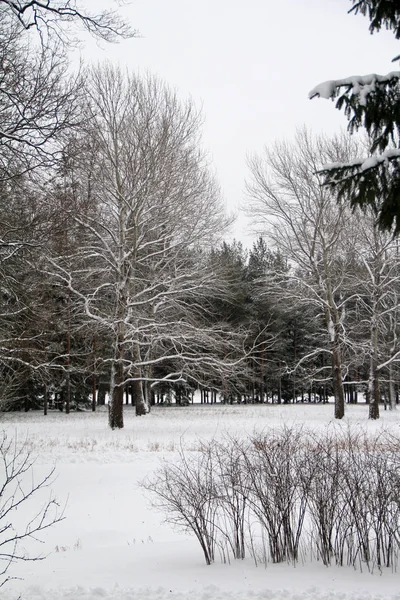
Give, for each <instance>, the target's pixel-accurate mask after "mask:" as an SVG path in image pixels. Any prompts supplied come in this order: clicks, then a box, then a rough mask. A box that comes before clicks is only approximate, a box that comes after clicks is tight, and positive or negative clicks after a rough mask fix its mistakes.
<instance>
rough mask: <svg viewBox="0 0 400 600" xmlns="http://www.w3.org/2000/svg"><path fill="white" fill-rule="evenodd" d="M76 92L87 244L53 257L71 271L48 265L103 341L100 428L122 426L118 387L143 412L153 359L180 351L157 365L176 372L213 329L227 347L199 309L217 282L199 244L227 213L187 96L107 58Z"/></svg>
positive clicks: (223, 334)
mask: <svg viewBox="0 0 400 600" xmlns="http://www.w3.org/2000/svg"><path fill="white" fill-rule="evenodd" d="M86 93H87V97H88V106H87V119H88V126H87V131H86V136H87V137H88V138H89V139H90V140H91V145H90V150H89V154H90V158H88V156H87V155H86V159H83V162H82V165H85V169H87V167H88V165H90V168H89V171H90V176H89V177H88V172H87V171H86V175H85V176H83V175H82V168H81V175H80V181H81V182H83V181H85V183H84V184H83V183H81V184H79V183H78V182H77V185H78V187H79V185H82V186H84V189H83V187H82V189H81V195H82V197H88V195H89V196H90V198H91V202H92V207H93V208H92V212H90V211H88V210H85V211H83V210H81V209H79V207H78V208H77V209H76V210H75V211H74V220H75V223H76V225H77V227H80V228H83V229H84V230H85V231H86V232H87V241H86V244H85V245H83V246H81V247H80V248H79V249H78V250H77V251H76V254H75V255H71V256H70V257H69V258H68V259H66V258H65V257H64V258H65V260H68V261H69V263H70V264H73V265H75V267H76V268H75V269H74V268H72V269H70V268H69V267H68V268H67V267H66V266H65V264H63V262H62V261H61V262H60V261H55V262H54V266H57V268H58V276H59V278H60V280H62V281H63V282H64V283H65V284H66V285H68V287H69V288H70V289H71V291H72V292H73V293H74V295H75V297H76V298H78V299H79V301H80V303H81V305H82V307H83V309H84V311H85V314H86V316H87V317H88V318H89V319H90V320H92V321H93V322H95V323H97V326H98V327H100V328H102V329H104V330H106V331H107V332H108V335H109V336H110V339H111V340H112V342H111V343H112V348H113V350H112V355H111V356H110V357H109V359H108V364H109V367H110V372H111V378H110V389H111V392H110V395H111V401H110V425H111V427H122V426H123V418H122V403H123V402H122V400H123V387H124V385H126V384H129V385H131V386H132V387H133V389H134V396H135V398H136V407H137V413H138V414H144V413H145V412H147V411H148V406H147V402H146V399H145V397H144V394H143V385H142V382H143V381H144V380H146V381H149V382H151V381H157V380H158V378H157V377H153V375H152V368H153V367H152V366H154V365H157V364H159V363H161V362H167V361H168V360H171V359H174V358H175V357H180V358H181V359H183V357H184V359H183V362H182V361H181V362H180V364H179V361H178V363H177V364H178V365H179V368H177V371H176V372H174V373H169V374H168V378H169V379H170V380H171V379H172V380H179V379H181V377H182V368H183V366H182V365H183V363H185V364H187V365H189V366H190V365H192V364H193V362H194V361H197V363H198V364H201V363H202V362H204V364H206V363H210V359H209V358H206V355H207V352H206V350H205V349H206V348H211V347H212V345H214V347H215V346H218V343H217V342H216V336H217V335H218V333H219V336H220V340H221V343H222V341H223V340H225V343H226V344H228V347H229V343H230V337H229V334H228V332H227V330H226V328H225V329H224V328H219V329H218V328H217V327H210V326H208V327H207V325H206V318H205V317H206V313H207V302H206V298H207V293H208V292H209V290H210V289H211V288H210V286H211V285H212V284H213V285H216V286H217V285H218V282H217V278H216V276H215V275H214V274H213V272H212V271H210V269H209V267H210V265H209V262H208V260H207V254H206V252H204V249H205V247H206V246H207V245H209V244H210V243H212V241H213V240H214V239H216V238H217V237H218V236H220V235H221V234H222V233H223V231H224V230H225V228H226V225H227V220H226V219H225V217H224V215H223V208H222V205H221V202H220V196H219V190H218V186H217V185H216V183H215V180H214V178H213V176H212V175H211V174H210V171H209V169H208V166H207V162H206V160H205V157H204V155H203V154H202V152H201V150H200V149H199V148H200V146H199V141H200V140H199V126H200V124H201V118H200V115H199V113H198V112H197V111H196V110H195V108H194V107H193V105H192V103H191V102H187V103H185V104H182V103H181V102H180V101H179V100H178V98H177V96H176V94H175V93H174V92H172V91H171V90H169V89H168V88H167V86H165V85H164V84H162V83H161V82H160V81H159V80H157V79H156V78H154V77H151V76H148V77H147V78H145V79H141V78H139V77H138V76H136V75H128V74H123V73H122V72H121V71H120V70H118V69H113V68H112V67H111V66H109V65H106V66H103V67H99V68H97V69H94V70H93V71H92V72H91V76H90V78H89V79H88V84H87V88H86ZM80 162H81V161H80V159H79V160H76V161H75V164H76V165H77V167H76V169H77V171H79V168H78V167H79V164H80ZM83 170H84V169H83ZM89 188H90V190H89ZM202 299H203V300H202ZM199 322H200V323H201V327H200V328H199V326H198V323H199ZM195 348H197V349H198V350H197V351H194V349H195ZM199 349H200V350H199ZM225 350H226V348H225ZM228 352H229V350H228V351H227V350H226V351H225V354H228ZM200 354H202V355H203V356H201V357H200ZM220 364H221V365H222V364H223V361H221V363H220Z"/></svg>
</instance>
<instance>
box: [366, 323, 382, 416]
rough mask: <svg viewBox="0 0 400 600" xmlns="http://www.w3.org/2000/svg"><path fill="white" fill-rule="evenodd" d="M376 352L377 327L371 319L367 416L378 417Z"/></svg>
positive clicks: (378, 390) (378, 392) (378, 393)
mask: <svg viewBox="0 0 400 600" xmlns="http://www.w3.org/2000/svg"><path fill="white" fill-rule="evenodd" d="M377 352H378V327H377V323H376V322H375V319H374V317H373V319H372V325H371V359H370V367H369V381H368V387H369V395H370V404H369V418H370V419H379V401H380V389H379V376H378V369H377Z"/></svg>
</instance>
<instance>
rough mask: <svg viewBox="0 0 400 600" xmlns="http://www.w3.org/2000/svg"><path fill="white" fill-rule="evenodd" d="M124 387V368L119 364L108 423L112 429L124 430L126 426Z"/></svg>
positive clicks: (116, 370) (109, 408)
mask: <svg viewBox="0 0 400 600" xmlns="http://www.w3.org/2000/svg"><path fill="white" fill-rule="evenodd" d="M123 407H124V387H123V367H122V364H121V363H119V362H117V364H116V365H115V375H114V386H112V398H111V402H110V404H109V406H108V421H109V425H110V427H111V429H122V428H123V426H124V414H123V410H124V409H123Z"/></svg>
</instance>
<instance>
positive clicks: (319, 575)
mask: <svg viewBox="0 0 400 600" xmlns="http://www.w3.org/2000/svg"><path fill="white" fill-rule="evenodd" d="M367 410H368V409H367V407H366V406H365V405H360V406H350V407H347V416H346V418H345V419H344V422H343V423H342V425H341V426H346V424H347V423H349V422H351V423H352V424H359V426H360V427H363V428H365V429H366V430H367V431H371V432H374V431H376V430H377V429H378V430H379V429H380V428H381V427H385V428H388V429H390V430H392V431H393V432H395V433H396V434H397V435H400V410H399V411H395V412H389V411H388V412H382V418H381V420H380V421H379V422H369V421H368V420H367V416H368V415H367ZM332 415H333V407H332V405H325V406H319V405H311V406H308V405H304V406H303V405H296V406H276V405H275V406H270V405H269V406H268V405H266V406H229V407H228V406H220V405H215V406H207V405H206V406H196V405H195V406H190V407H187V408H175V407H170V408H166V407H162V408H161V407H159V408H154V409H153V411H152V413H151V414H150V415H148V416H146V417H142V418H135V417H134V415H133V413H132V411H131V409H130V410H127V411H126V412H125V428H124V429H123V430H121V431H110V430H109V429H108V426H107V415H106V414H105V413H104V412H97V413H95V414H91V413H84V414H83V413H79V414H70V415H69V416H67V415H64V414H61V413H58V412H57V413H52V414H49V415H48V416H47V417H43V416H42V415H41V414H40V413H34V412H30V413H27V414H24V413H14V414H12V413H10V414H5V415H2V416H1V419H0V430H1V429H3V430H5V431H6V432H7V434H8V435H9V436H12V437H15V436H17V437H18V440H19V442H22V441H24V440H25V441H26V444H27V447H28V448H29V449H30V450H31V451H32V454H33V455H35V456H37V459H36V463H35V466H34V472H35V477H39V476H41V475H43V474H45V473H46V472H48V471H49V469H50V468H51V467H52V466H54V465H56V472H57V477H56V479H55V481H54V483H53V484H52V489H53V492H54V494H55V495H56V496H57V498H58V500H59V501H60V502H61V503H66V510H65V517H66V518H65V520H64V521H62V522H61V523H59V524H57V525H56V526H54V527H53V528H51V529H50V530H48V531H47V532H46V534H45V535H44V534H43V535H42V540H43V542H44V543H43V544H41V545H38V547H36V548H35V551H36V552H37V553H40V552H42V553H43V554H46V555H47V558H46V559H45V560H43V561H40V562H24V563H19V564H13V565H12V566H11V569H10V572H9V575H12V576H14V577H20V578H22V579H15V580H12V581H10V582H8V583H7V585H6V586H5V587H3V588H1V589H0V597H1V598H2V599H3V600H16V599H17V598H19V597H20V598H21V600H67V599H68V600H75V599H76V600H165V599H167V598H169V599H171V600H186V599H190V600H228V598H229V599H232V600H300V599H302V600H328V599H329V600H331V599H333V600H335V599H337V600H339V599H340V600H350V599H351V600H372V599H373V600H378V599H381V600H383V599H385V600H389V599H391V600H394V599H398V600H400V585H399V584H400V573H393V572H391V571H386V570H385V571H383V572H382V573H380V572H379V571H377V570H376V571H375V572H374V573H372V574H371V573H368V572H360V570H353V569H352V568H350V567H344V568H336V567H330V568H326V567H324V566H323V565H321V564H319V563H317V562H307V563H306V564H298V565H297V566H296V567H293V566H291V565H287V564H284V565H282V564H281V565H272V564H269V565H268V566H267V568H264V567H256V566H255V565H254V563H253V562H252V560H251V559H250V558H249V559H246V560H245V561H234V562H232V563H231V564H220V563H218V562H216V563H214V564H213V565H211V566H206V565H205V563H204V559H203V556H202V553H201V549H200V547H199V546H198V543H197V542H196V541H195V539H194V538H193V537H189V536H186V535H182V534H180V533H179V532H177V531H174V530H173V529H171V527H170V526H169V525H166V524H163V515H162V514H159V513H156V512H154V510H152V509H151V508H150V506H149V502H148V499H146V498H145V496H144V493H143V490H142V488H140V487H139V482H140V481H141V480H143V479H144V477H145V476H146V475H148V474H149V473H150V474H151V473H152V472H153V471H154V469H156V467H157V465H158V464H159V462H160V461H161V460H162V459H163V457H168V458H169V459H173V458H174V456H176V455H177V449H178V448H179V447H180V446H182V447H183V448H185V449H187V450H191V451H192V450H193V451H195V450H196V448H197V447H198V444H199V442H200V441H201V440H205V439H207V440H208V439H210V438H213V437H215V438H219V437H221V436H223V435H224V434H226V433H227V432H228V433H229V434H234V433H236V434H239V435H242V434H243V435H244V434H245V433H246V432H249V433H252V432H254V431H255V430H257V431H259V430H261V429H262V428H266V427H279V426H281V425H283V424H286V425H287V424H293V423H295V424H301V423H304V424H306V425H307V426H309V427H315V428H325V427H335V426H337V425H336V424H333V418H332ZM42 501H43V497H39V495H38V499H37V502H38V503H39V502H42ZM38 506H39V505H38ZM20 510H24V508H22V509H20Z"/></svg>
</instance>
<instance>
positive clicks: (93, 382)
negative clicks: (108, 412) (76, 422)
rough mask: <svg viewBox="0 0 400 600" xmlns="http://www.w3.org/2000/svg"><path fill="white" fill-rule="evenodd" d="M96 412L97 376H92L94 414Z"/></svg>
mask: <svg viewBox="0 0 400 600" xmlns="http://www.w3.org/2000/svg"><path fill="white" fill-rule="evenodd" d="M95 410H96V375H95V374H94V373H93V375H92V412H95Z"/></svg>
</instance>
